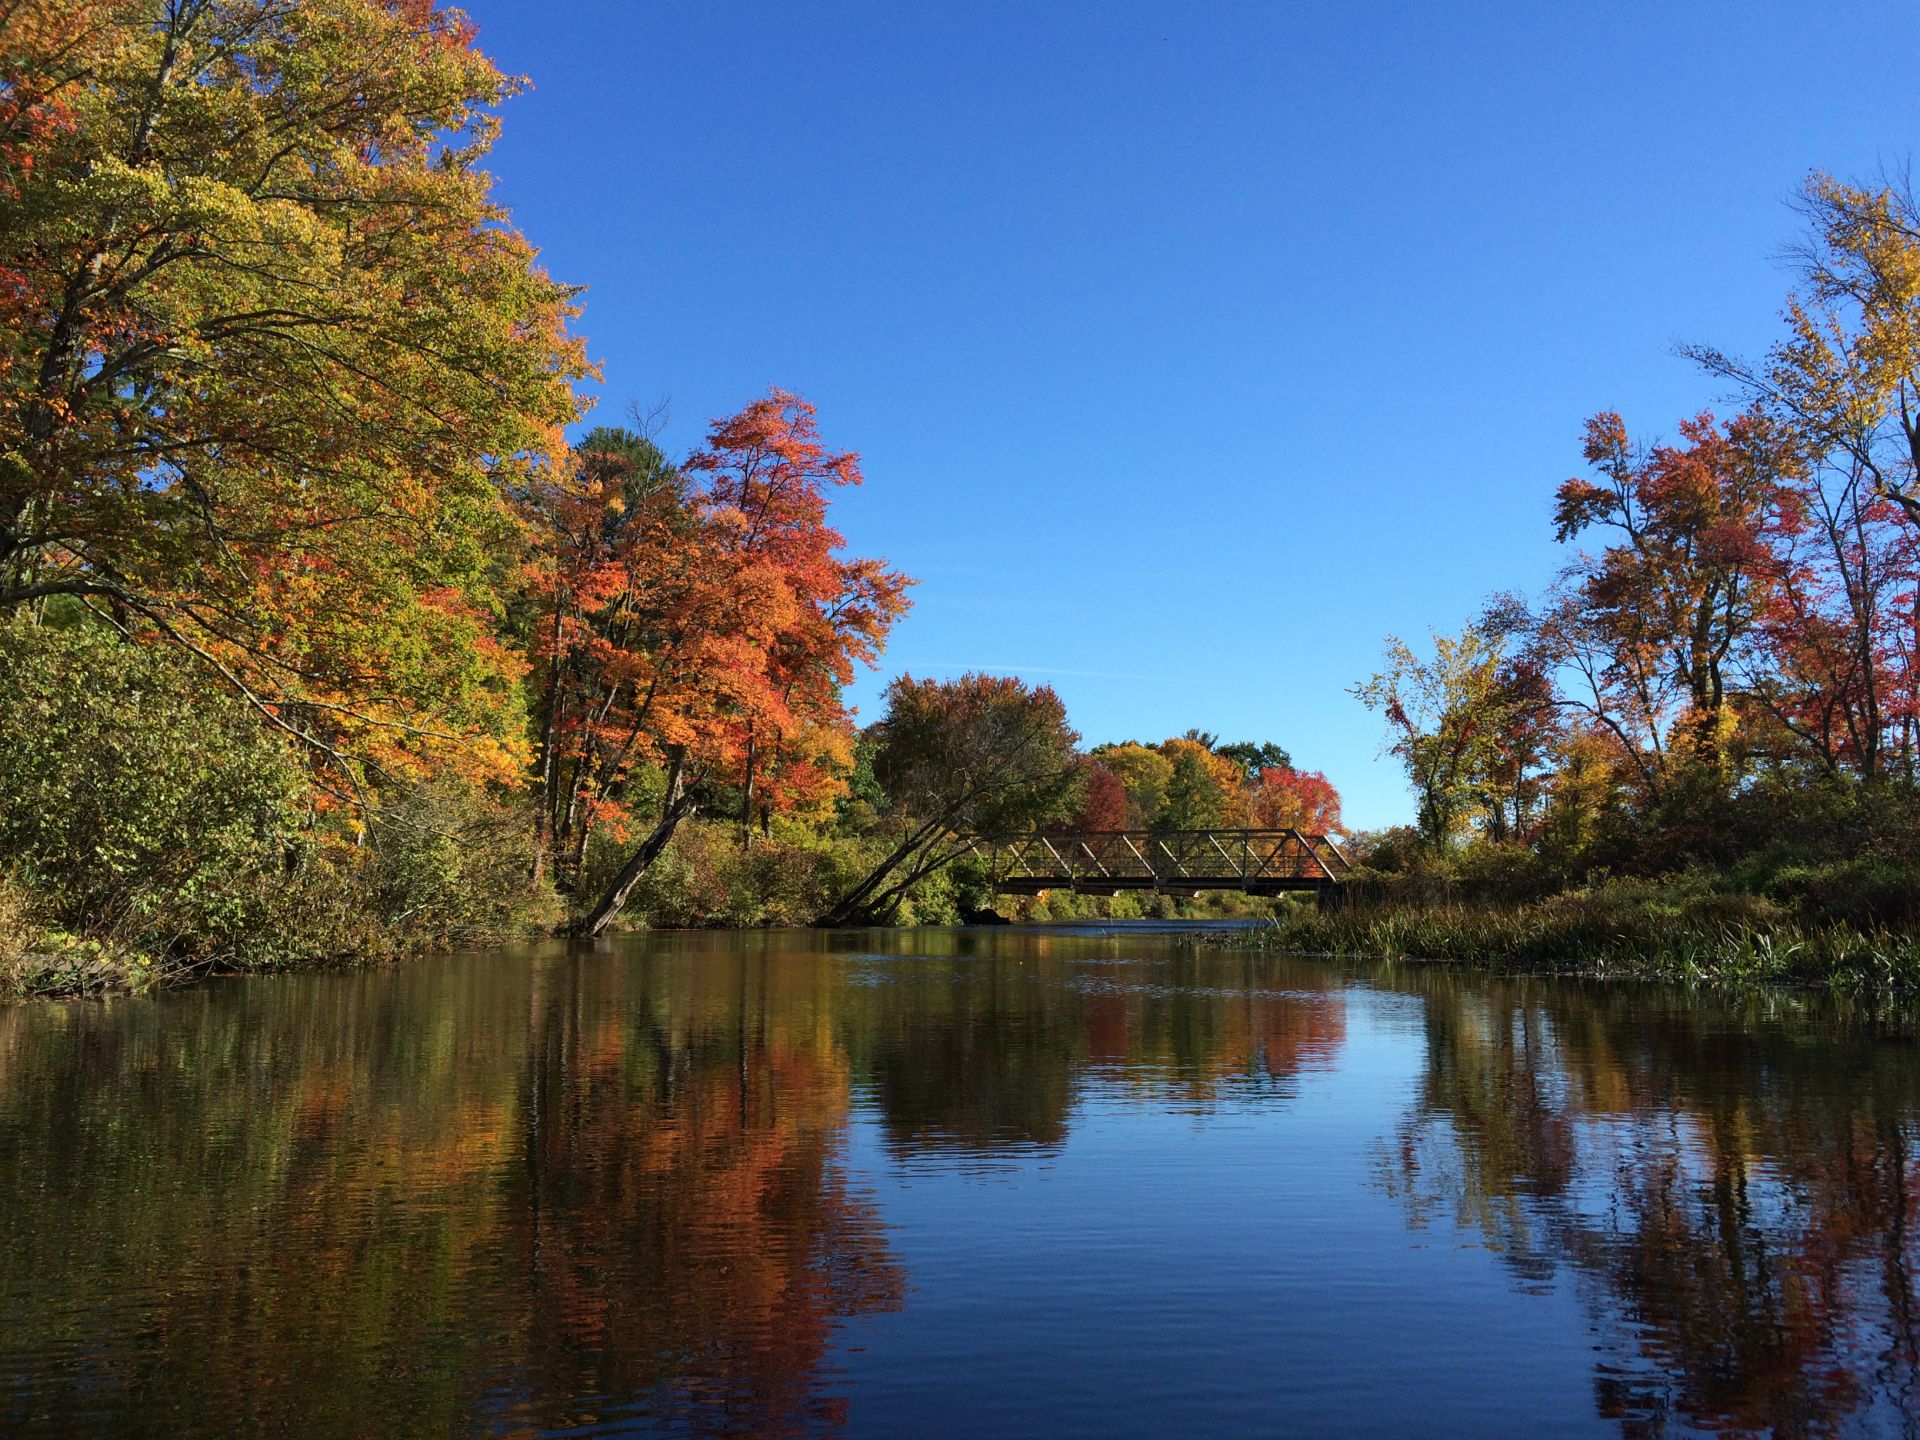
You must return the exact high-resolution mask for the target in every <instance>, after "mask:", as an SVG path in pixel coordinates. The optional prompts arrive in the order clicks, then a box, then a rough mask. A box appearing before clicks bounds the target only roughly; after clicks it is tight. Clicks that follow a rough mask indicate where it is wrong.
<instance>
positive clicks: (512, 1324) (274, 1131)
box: [0, 957, 903, 1435]
mask: <svg viewBox="0 0 1920 1440" xmlns="http://www.w3.org/2000/svg"><path fill="white" fill-rule="evenodd" d="M819 985H820V977H819V975H818V974H817V972H813V971H808V972H806V973H798V974H795V973H791V972H789V974H788V975H787V976H786V978H784V979H780V980H769V979H768V978H767V976H766V975H765V974H764V973H756V971H755V968H754V964H753V962H751V961H748V960H739V961H735V962H733V963H729V962H728V961H727V960H726V959H725V958H724V957H715V959H714V960H713V961H712V962H711V963H709V964H708V965H707V966H706V967H704V969H703V973H702V974H701V975H700V976H698V977H689V976H686V975H678V976H673V977H671V978H670V982H669V983H668V984H667V985H664V986H660V987H656V986H654V985H653V984H652V983H651V982H650V980H649V977H648V973H647V972H646V971H645V970H644V969H642V968H640V967H634V968H623V967H619V966H615V965H608V964H604V963H596V962H592V961H589V962H586V963H584V964H572V963H565V962H559V963H555V964H553V965H550V966H547V967H544V968H542V969H540V970H538V971H535V972H530V971H529V970H527V969H526V968H524V967H507V966H500V965H486V966H476V967H472V968H464V967H462V968H455V967H431V968H426V967H423V968H422V969H421V970H420V971H418V972H414V973H411V974H407V975H382V976H376V977H365V978H360V979H353V978H340V979H323V980H316V981H312V982H302V983H300V984H297V985H287V986H260V987H248V989H247V990H246V992H245V993H244V994H240V995H235V994H232V993H222V994H220V995H219V996H218V997H215V996H214V995H212V994H211V993H209V994H207V995H205V996H202V997H198V998H196V997H191V996H189V997H180V998H179V999H178V1000H177V1001H169V1002H168V1003H167V1004H166V1005H165V1006H164V1007H156V1006H152V1005H146V1006H140V1005H126V1006H121V1007H118V1008H117V1009H115V1010H114V1011H112V1012H93V1013H91V1014H85V1013H80V1014H76V1015H74V1016H73V1017H72V1022H71V1025H70V1032H71V1033H68V1034H65V1035H53V1036H46V1037H44V1039H45V1041H46V1042H47V1046H46V1048H44V1049H43V1050H42V1051H41V1055H40V1064H39V1065H38V1067H37V1068H32V1067H29V1068H27V1069H26V1070H25V1072H24V1073H21V1074H18V1075H17V1076H16V1077H15V1078H14V1079H13V1081H12V1083H11V1084H10V1085H9V1087H8V1089H7V1091H6V1092H4V1098H0V1149H4V1150H5V1151H6V1153H8V1155H9V1156H10V1157H11V1158H10V1163H9V1164H8V1165H6V1166H4V1167H0V1187H4V1189H0V1206H3V1207H4V1213H6V1214H7V1215H8V1217H9V1224H8V1235H7V1241H8V1243H7V1244H6V1245H4V1246H0V1374H5V1375H7V1376H9V1377H13V1376H17V1375H20V1374H22V1373H24V1372H25V1371H26V1370H27V1369H28V1367H29V1358H30V1357H31V1360H32V1362H33V1366H32V1368H33V1369H34V1370H35V1371H36V1372H37V1374H36V1379H35V1385H36V1386H37V1387H38V1388H37V1389H35V1390H33V1391H31V1392H30V1393H29V1396H28V1397H27V1398H26V1399H25V1400H24V1401H22V1400H20V1399H17V1398H16V1397H15V1396H13V1395H6V1396H0V1431H5V1432H6V1433H9V1434H16V1433H20V1434H24V1433H47V1434H76V1435H78V1434H86V1435H96V1434H102V1433H113V1434H139V1433H143V1432H174V1431H178V1430H186V1431H189V1432H192V1433H207V1434H247V1433H259V1432H269V1431H270V1432H275V1433H298V1434H302V1435H329V1434H342V1435H344V1434H368V1433H423V1432H446V1433H452V1432H459V1431H463V1430H465V1429H466V1428H468V1425H469V1424H470V1423H471V1417H473V1416H475V1415H480V1416H482V1417H490V1418H491V1421H492V1423H493V1425H494V1426H495V1428H497V1429H499V1430H500V1431H501V1432H503V1433H522V1432H525V1431H526V1430H528V1429H529V1428H530V1427H541V1428H546V1427H553V1426H558V1425H566V1424H575V1423H583V1422H585V1421H586V1420H587V1419H588V1418H589V1416H594V1417H597V1418H599V1419H601V1420H606V1419H608V1418H611V1417H613V1416H616V1415H618V1414H620V1413H622V1412H623V1411H629V1410H630V1409H631V1408H632V1407H635V1406H638V1407H640V1408H644V1409H645V1410H647V1411H648V1412H649V1413H650V1414H653V1415H662V1414H670V1415H674V1416H677V1417H679V1419H680V1421H681V1423H682V1424H685V1425H690V1426H694V1427H697V1428H699V1429H701V1430H703V1431H706V1432H716V1431H721V1432H724V1431H736V1432H740V1433H755V1434H766V1433H778V1432H782V1431H786V1430H792V1429H797V1428H800V1427H802V1426H807V1425H816V1424H818V1423H820V1422H822V1421H823V1420H824V1421H831V1420H832V1419H833V1418H834V1414H835V1406H836V1403H837V1402H835V1401H834V1400H833V1399H832V1397H831V1391H830V1385H829V1384H828V1381H829V1380H830V1377H828V1376H824V1375H822V1374H821V1373H820V1372H821V1365H822V1362H823V1360H824V1358H825V1354H826V1351H827V1347H828V1345H829V1342H830V1340H831V1337H832V1334H833V1331H834V1328H835V1326H836V1324H837V1322H838V1319H839V1318H840V1317H842V1316H845V1315H850V1314H854V1313H859V1312H862V1311H867V1310H872V1309H874V1308H884V1307H889V1306H893V1305H897V1304H898V1303H899V1296H900V1294H901V1291H902V1289H903V1279H902V1276H901V1274H900V1272H899V1270H898V1268H897V1266H896V1265H895V1264H894V1263H893V1262H892V1261H891V1260H890V1259H889V1257H888V1255H887V1253H886V1248H885V1242H884V1238H883V1236H882V1234H881V1230H880V1226H879V1224H878V1220H877V1217H876V1215H875V1213H874V1211H873V1209H872V1207H871V1205H870V1204H869V1203H868V1202H866V1201H865V1200H864V1199H863V1198H862V1197H860V1196H859V1195H858V1194H856V1193H855V1192H854V1191H853V1190H852V1189H851V1188H850V1187H849V1185H848V1183H847V1181H846V1178H845V1176H844V1175H843V1174H842V1172H841V1170H840V1167H839V1164H838V1161H837V1152H838V1147H839V1144H840V1140H841V1136H842V1134H843V1126H844V1119H845V1114H846V1106H847V1080H846V1074H847V1071H846V1060H845V1057H844V1055H843V1054H842V1053H841V1052H840V1051H839V1049H838V1047H837V1046H836V1044H835V1042H834V1040H833V1037H832V1033H831V1027H830V1025H828V1024H826V1023H824V1017H823V1015H822V1014H821V1013H820V1011H819V1007H817V1006H815V1005H811V1004H809V1003H806V1002H805V999H804V997H802V999H801V1000H799V1001H796V1002H795V1003H792V1004H787V1003H784V1002H785V1000H786V998H787V997H786V996H783V995H781V994H779V993H770V992H778V991H780V990H781V989H783V988H785V989H794V988H800V989H803V990H804V989H805V988H806V987H809V986H811V987H813V988H815V989H817V988H818V987H819ZM216 998H218V999H219V1000H222V1001H237V1003H230V1004H216V1003H213V1001H214V1000H215V999H216ZM163 1010H164V1015H165V1018H164V1023H162V1022H161V1020H160V1018H159V1017H160V1015H161V1013H162V1011H163ZM55 1355H58V1356H60V1357H61V1361H60V1363H59V1364H57V1365H52V1366H50V1365H49V1364H48V1363H47V1361H48V1358H49V1357H50V1356H55ZM576 1397H580V1398H576ZM16 1406H18V1407H19V1408H20V1409H21V1411H22V1413H13V1412H14V1411H15V1409H16Z"/></svg>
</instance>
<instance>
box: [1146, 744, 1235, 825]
mask: <svg viewBox="0 0 1920 1440" xmlns="http://www.w3.org/2000/svg"><path fill="white" fill-rule="evenodd" d="M1160 753H1161V754H1162V755H1163V756H1165V757H1166V760H1167V764H1168V766H1169V770H1168V775H1167V788H1166V795H1165V798H1164V800H1163V801H1162V803H1161V807H1160V813H1159V815H1157V816H1156V817H1155V818H1154V821H1153V828H1155V829H1159V830H1212V829H1215V828H1217V827H1219V826H1222V825H1228V824H1231V823H1233V820H1234V819H1235V818H1236V817H1234V816H1233V814H1232V810H1233V808H1234V806H1233V792H1234V790H1235V788H1237V782H1238V780H1239V771H1238V769H1237V767H1236V766H1235V765H1234V763H1233V762H1232V761H1231V760H1225V759H1222V758H1221V757H1219V756H1217V755H1215V754H1214V753H1213V751H1212V750H1210V749H1209V748H1208V747H1207V746H1206V744H1205V743H1204V742H1203V741H1202V740H1199V739H1192V738H1189V737H1188V736H1181V737H1180V738H1178V739H1173V740H1168V741H1166V742H1165V743H1164V744H1162V745H1161V747H1160Z"/></svg>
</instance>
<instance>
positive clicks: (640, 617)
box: [526, 390, 910, 935]
mask: <svg viewBox="0 0 1920 1440" xmlns="http://www.w3.org/2000/svg"><path fill="white" fill-rule="evenodd" d="M590 438H591V437H590ZM596 443H597V446H598V448H596V449H593V450H588V451H585V452H584V453H583V455H582V456H581V459H580V462H579V464H578V465H577V466H575V467H573V468H572V470H571V471H570V472H569V473H568V475H567V477H566V478H565V479H564V480H563V481H561V482H559V483H557V484H556V485H553V486H547V487H534V488H531V489H530V490H529V491H528V493H527V496H526V506H527V513H528V515H529V518H530V520H531V521H532V522H533V524H534V526H535V527H536V529H538V530H539V531H540V532H541V533H542V534H543V537H544V542H543V543H544V548H543V551H542V561H541V563H540V565H539V566H537V567H536V568H535V570H534V572H533V574H532V576H531V577H530V587H531V589H532V591H533V593H534V594H535V596H536V597H537V598H538V604H539V608H540V613H539V615H538V616H537V618H536V620H535V622H534V624H533V631H534V633H535V634H536V635H537V636H539V637H542V640H541V644H542V652H541V665H542V668H541V673H540V685H541V692H542V697H543V699H542V711H543V721H542V724H543V742H542V751H543V753H542V756H541V760H540V774H541V779H542V786H543V793H544V800H543V814H544V815H545V817H546V822H545V823H546V824H547V825H548V827H549V833H550V834H551V835H553V836H554V837H556V838H557V839H563V840H564V842H565V843H566V845H567V846H568V850H567V851H566V852H564V854H563V868H564V869H566V870H567V871H568V873H569V875H571V873H574V872H577V870H578V867H579V864H580V861H581V859H582V857H583V856H584V853H585V846H586V843H587V838H588V836H589V834H590V833H591V831H592V829H593V828H594V826H595V825H596V823H599V822H602V821H612V822H613V823H614V824H615V825H616V826H621V827H624V824H625V821H626V819H627V815H626V810H625V806H624V803H623V802H624V798H625V794H626V790H627V787H628V783H629V780H630V778H631V776H632V774H633V771H634V768H635V767H636V766H637V765H645V764H652V765H658V766H660V767H661V768H662V769H663V770H664V773H665V778H664V785H663V793H662V795H661V798H660V808H659V811H658V815H657V818H656V819H655V822H654V824H653V826H652V828H651V830H650V831H649V832H648V833H647V835H646V836H645V838H644V839H643V840H642V841H641V842H640V843H639V845H638V846H637V847H636V848H635V849H634V850H633V851H632V852H631V854H630V855H629V856H628V858H627V860H626V862H625V863H624V864H623V865H622V866H621V868H620V870H619V872H618V874H617V875H616V876H615V877H614V879H613V880H612V882H611V883H610V884H609V885H608V887H607V889H606V890H605V892H604V893H603V894H602V895H601V896H600V897H599V898H598V900H597V901H596V902H595V903H594V904H593V905H592V906H591V908H590V909H588V911H587V912H586V914H585V916H584V918H583V919H582V920H581V921H580V922H579V925H578V927H577V928H578V929H579V930H580V931H581V933H583V934H589V935H591V934H597V933H599V932H600V931H601V930H602V929H604V928H605V927H606V926H607V924H609V923H610V922H611V921H612V919H613V917H614V916H615V915H616V914H618V913H619V910H620V907H621V906H622V905H623V904H624V903H625V901H626V898H627V896H628V895H629V894H630V893H631V892H632V889H633V887H634V885H635V884H637V883H638V881H639V878H640V876H641V875H643V874H644V873H645V872H646V870H647V868H648V866H650V865H651V864H652V863H653V862H654V860H656V859H657V858H658V857H659V855H660V853H661V852H662V851H663V850H664V849H665V847H666V845H667V844H668V842H669V841H670V840H671V839H672V838H673V833H674V831H675V829H676V828H677V827H678V826H679V824H680V823H681V822H682V821H683V820H684V819H686V818H687V816H689V815H691V814H692V813H694V811H695V809H696V808H698V805H699V803H700V794H701V790H700V787H701V786H702V785H706V784H710V783H713V782H716V781H720V780H723V779H724V778H725V777H731V776H738V777H739V778H740V781H741V785H740V789H741V793H742V795H743V797H744V800H743V814H744V813H748V812H749V811H750V809H751V807H752V806H753V805H755V804H756V803H758V804H760V805H762V806H765V807H768V808H776V807H785V806H791V805H795V804H800V803H807V802H814V801H819V800H822V799H830V798H831V795H832V793H833V792H834V791H835V790H836V789H837V787H838V786H839V784H840V779H839V776H840V775H841V774H843V773H844V772H845V771H846V770H848V769H850V768H851V764H852V736H851V729H852V721H851V716H850V715H849V714H848V712H847V710H846V707H845V705H844V703H843V702H842V700H841V690H842V687H843V686H844V685H846V684H847V683H848V682H850V681H851V680H852V678H853V673H854V667H855V666H856V665H857V664H859V663H863V662H864V663H872V662H873V661H874V660H875V659H876V658H877V657H878V655H879V651H880V647H881V645H882V644H883V643H884V642H885V639H886V636H887V633H888V631H889V630H890V629H891V627H892V625H893V622H894V621H895V619H897V618H898V616H899V615H900V614H901V613H902V612H903V611H904V610H905V608H906V603H907V602H906V588H907V586H908V584H909V583H910V582H909V581H908V580H907V579H906V577H905V576H903V575H901V574H899V573H897V572H895V571H891V570H888V569H887V568H886V567H885V566H884V565H883V564H882V563H881V562H879V561H877V560H868V559H847V558H843V557H842V556H841V555H840V553H839V552H840V550H841V548H842V544H843V542H842V539H841V536H840V534H839V532H837V531H835V530H834V529H832V528H831V527H830V526H828V525H827V523H826V511H827V492H828V489H829V487H834V486H841V485H857V484H859V483H860V479H861V477H860V470H859V464H858V460H857V458H856V457H855V456H854V455H852V454H850V453H845V454H842V453H834V452H830V451H828V450H827V449H826V448H825V447H824V446H823V445H822V444H821V443H820V438H819V433H818V430H817V427H816V425H815V421H814V410H813V407H812V406H811V405H808V404H807V403H806V402H805V401H804V400H801V399H800V398H799V397H798V396H795V395H791V394H789V393H787V392H785V391H781V390H774V391H772V392H771V393H770V394H768V395H767V396H765V397H763V398H762V399H759V400H756V401H754V402H753V403H752V404H750V405H748V406H747V407H746V408H745V409H744V410H742V411H740V412H739V413H738V414H737V415H733V416H730V417H728V418H726V419H724V420H718V421H715V422H714V423H713V425H712V427H711V428H710V429H709V431H708V435H707V443H706V445H705V446H704V447H703V448H702V449H700V450H698V451H696V452H695V453H694V454H693V455H692V456H690V457H689V458H688V459H687V461H686V463H685V464H684V465H683V466H681V467H679V469H678V470H675V469H674V468H673V467H671V466H669V465H667V464H666V463H665V461H664V458H663V457H660V456H659V454H658V452H657V450H655V449H653V447H652V446H651V445H650V444H649V443H648V442H645V441H644V440H643V439H641V438H640V437H636V436H631V435H617V436H613V437H601V438H600V439H598V440H597V442H596Z"/></svg>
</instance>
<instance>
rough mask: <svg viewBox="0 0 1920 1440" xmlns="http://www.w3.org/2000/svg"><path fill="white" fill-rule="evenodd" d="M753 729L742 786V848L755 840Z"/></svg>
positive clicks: (748, 733) (748, 745) (748, 732)
mask: <svg viewBox="0 0 1920 1440" xmlns="http://www.w3.org/2000/svg"><path fill="white" fill-rule="evenodd" d="M753 762H754V753H753V727H752V726H748V727H747V773H746V778H745V779H744V780H742V781H741V784H740V848H741V849H742V850H744V849H746V848H747V846H748V844H749V843H750V842H751V841H752V839H753Z"/></svg>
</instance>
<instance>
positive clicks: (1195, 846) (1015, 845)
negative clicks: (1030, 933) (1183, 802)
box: [973, 830, 1352, 899]
mask: <svg viewBox="0 0 1920 1440" xmlns="http://www.w3.org/2000/svg"><path fill="white" fill-rule="evenodd" d="M973 848H974V849H975V850H976V851H977V852H978V853H980V854H983V855H985V856H986V857H987V860H988V863H989V865H990V867H991V869H992V873H993V877H994V887H995V888H996V889H997V890H999V891H1000V892H1001V893H1002V894H1006V895H1038V894H1040V893H1041V892H1042V891H1044V890H1073V891H1076V892H1077V893H1079V894H1082V895H1117V894H1119V893H1120V892H1121V891H1123V890H1153V891H1160V892H1162V893H1164V894H1172V895H1193V894H1197V893H1199V892H1200V891H1202V890H1242V891H1245V892H1246V893H1248V894H1250V895H1278V894H1281V893H1282V892H1284V891H1288V890H1309V891H1314V892H1317V893H1319V894H1320V895H1322V896H1323V898H1327V899H1333V898H1335V896H1336V895H1337V892H1338V891H1339V888H1340V885H1341V883H1342V882H1343V881H1344V880H1345V879H1346V878H1347V876H1348V874H1349V873H1351V870H1352V866H1350V865H1349V864H1348V863H1347V857H1346V856H1345V855H1343V854H1341V853H1340V847H1339V846H1337V845H1335V844H1334V843H1333V842H1332V841H1331V840H1329V839H1328V838H1327V837H1326V836H1325V835H1316V834H1310V833H1308V832H1305V831H1301V830H1173V831H1165V832H1158V831H1151V830H1088V831H1074V832H1064V833H1033V834H1026V835H982V836H979V837H977V838H976V839H975V840H974V842H973Z"/></svg>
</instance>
